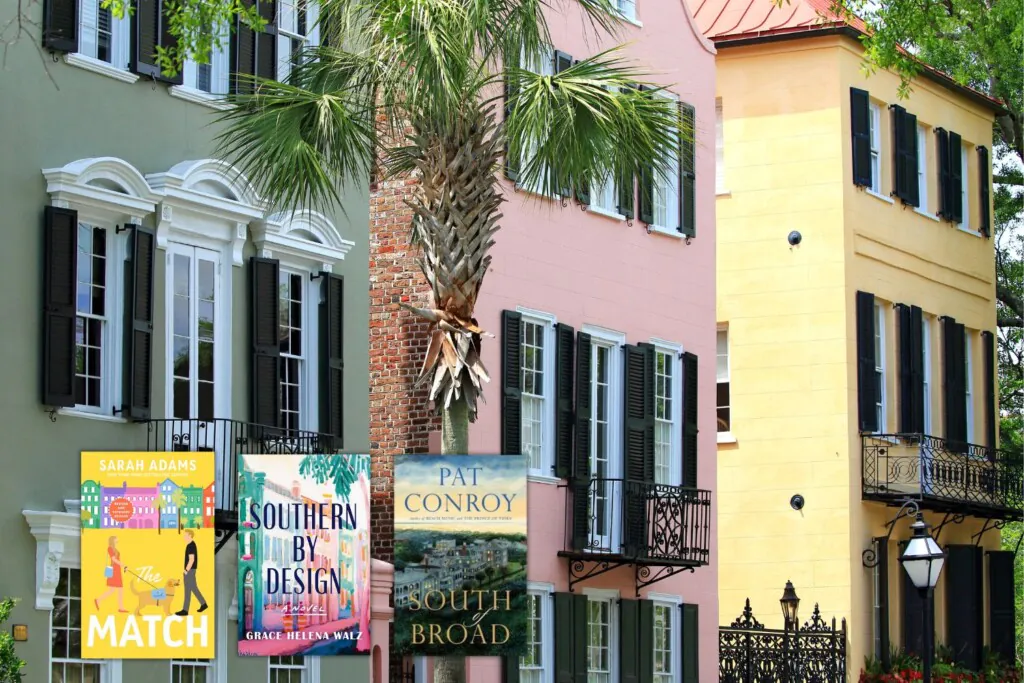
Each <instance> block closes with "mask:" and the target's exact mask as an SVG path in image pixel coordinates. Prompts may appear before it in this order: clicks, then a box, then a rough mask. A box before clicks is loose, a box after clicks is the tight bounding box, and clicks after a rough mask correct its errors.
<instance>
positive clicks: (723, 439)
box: [715, 325, 736, 443]
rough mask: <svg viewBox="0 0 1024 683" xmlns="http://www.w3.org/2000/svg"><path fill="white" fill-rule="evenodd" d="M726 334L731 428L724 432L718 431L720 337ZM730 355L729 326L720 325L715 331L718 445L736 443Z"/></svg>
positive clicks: (726, 373) (726, 379)
mask: <svg viewBox="0 0 1024 683" xmlns="http://www.w3.org/2000/svg"><path fill="white" fill-rule="evenodd" d="M719 334H725V382H726V383H728V384H729V405H728V406H726V407H727V408H729V428H728V429H727V430H725V431H724V432H719V431H718V385H719V384H720V383H721V380H719V379H718V355H719V354H718V335H719ZM730 356H731V354H730V353H729V326H728V325H719V326H718V329H717V330H716V331H715V431H716V433H717V435H718V436H717V442H718V443H736V437H735V436H734V435H733V433H732V359H731V357H730Z"/></svg>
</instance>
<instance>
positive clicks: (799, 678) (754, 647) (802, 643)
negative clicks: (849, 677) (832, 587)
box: [718, 599, 846, 683]
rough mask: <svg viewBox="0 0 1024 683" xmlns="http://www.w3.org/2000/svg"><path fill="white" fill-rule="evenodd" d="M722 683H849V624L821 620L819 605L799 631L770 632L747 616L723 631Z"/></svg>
mask: <svg viewBox="0 0 1024 683" xmlns="http://www.w3.org/2000/svg"><path fill="white" fill-rule="evenodd" d="M718 658H719V659H718V680H719V681H720V683H846V619H843V620H842V622H840V623H839V624H838V625H837V623H836V620H835V618H833V619H832V622H831V624H829V623H827V622H826V621H825V620H824V619H822V617H821V612H820V610H819V609H818V605H815V606H814V613H813V614H812V615H811V618H810V619H809V620H808V621H807V622H805V623H804V625H803V626H801V627H799V628H796V629H794V628H785V629H781V630H780V629H769V628H765V627H764V624H762V623H761V622H759V621H758V620H757V618H755V617H754V612H753V610H752V609H751V608H750V600H749V599H748V600H747V603H746V606H745V607H744V608H743V613H742V614H741V615H740V616H739V617H738V618H737V619H736V620H735V621H733V622H732V624H730V625H729V626H722V627H720V628H719V629H718Z"/></svg>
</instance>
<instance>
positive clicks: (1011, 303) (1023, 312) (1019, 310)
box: [996, 282, 1024, 320]
mask: <svg viewBox="0 0 1024 683" xmlns="http://www.w3.org/2000/svg"><path fill="white" fill-rule="evenodd" d="M996 299H998V300H999V303H1001V304H1002V305H1004V306H1006V307H1007V308H1009V309H1010V311H1012V312H1013V313H1014V316H1013V317H1015V318H1017V319H1018V320H1019V319H1020V318H1024V302H1022V301H1021V300H1020V298H1019V297H1018V296H1017V295H1016V294H1014V292H1013V290H1011V289H1010V288H1009V287H1008V286H1006V285H1005V284H1003V283H1001V282H997V283H996Z"/></svg>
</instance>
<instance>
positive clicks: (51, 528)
mask: <svg viewBox="0 0 1024 683" xmlns="http://www.w3.org/2000/svg"><path fill="white" fill-rule="evenodd" d="M21 514H22V515H24V517H25V521H26V522H28V528H29V531H30V532H31V533H32V535H33V536H34V537H35V539H36V595H35V606H36V609H38V610H43V611H44V612H49V611H51V610H52V609H53V596H54V594H56V592H57V584H58V583H59V582H60V568H61V567H62V566H64V567H77V566H78V565H79V563H80V562H81V557H80V553H81V539H82V517H81V513H80V512H79V513H78V514H72V513H71V512H55V511H37V510H22V513H21Z"/></svg>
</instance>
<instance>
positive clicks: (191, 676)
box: [171, 659, 214, 683]
mask: <svg viewBox="0 0 1024 683" xmlns="http://www.w3.org/2000/svg"><path fill="white" fill-rule="evenodd" d="M213 680H214V673H213V660H212V659H172V660H171V683H212V681H213Z"/></svg>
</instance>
